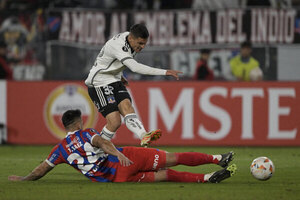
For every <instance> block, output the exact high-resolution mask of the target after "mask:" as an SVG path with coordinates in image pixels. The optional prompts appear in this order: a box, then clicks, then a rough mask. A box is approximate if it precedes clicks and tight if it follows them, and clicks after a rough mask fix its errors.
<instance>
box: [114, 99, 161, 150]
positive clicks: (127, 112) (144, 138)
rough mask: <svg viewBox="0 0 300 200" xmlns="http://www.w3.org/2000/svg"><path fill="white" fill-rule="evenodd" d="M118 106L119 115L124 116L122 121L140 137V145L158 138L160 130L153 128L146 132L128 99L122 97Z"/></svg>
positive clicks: (145, 144) (147, 143)
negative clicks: (153, 129)
mask: <svg viewBox="0 0 300 200" xmlns="http://www.w3.org/2000/svg"><path fill="white" fill-rule="evenodd" d="M118 107H119V111H120V113H121V115H122V116H124V121H125V124H126V126H127V128H128V129H129V130H130V131H131V132H133V133H134V134H135V135H137V136H138V137H139V138H140V139H141V146H147V145H149V144H150V143H151V142H152V141H155V140H157V139H159V138H160V136H161V131H160V130H155V131H151V132H148V133H147V132H146V130H145V128H144V125H143V123H142V122H141V121H140V120H139V119H138V117H137V115H136V114H135V111H134V108H133V107H132V104H131V102H130V100H129V99H124V100H123V101H121V102H120V103H119V105H118Z"/></svg>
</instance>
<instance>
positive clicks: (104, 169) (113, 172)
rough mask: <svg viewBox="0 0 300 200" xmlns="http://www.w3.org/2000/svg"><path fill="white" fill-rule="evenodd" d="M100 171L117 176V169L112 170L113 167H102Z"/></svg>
mask: <svg viewBox="0 0 300 200" xmlns="http://www.w3.org/2000/svg"><path fill="white" fill-rule="evenodd" d="M98 171H100V172H102V173H105V174H112V175H115V174H116V169H115V168H112V167H105V166H100V167H99V170H98Z"/></svg>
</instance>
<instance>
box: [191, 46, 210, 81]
mask: <svg viewBox="0 0 300 200" xmlns="http://www.w3.org/2000/svg"><path fill="white" fill-rule="evenodd" d="M200 53H201V55H200V59H199V60H198V62H197V65H196V71H195V75H194V80H209V81H211V80H213V79H214V73H213V71H212V70H211V69H210V68H209V67H208V59H209V56H210V50H209V49H202V50H201V51H200Z"/></svg>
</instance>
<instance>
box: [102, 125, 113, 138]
mask: <svg viewBox="0 0 300 200" xmlns="http://www.w3.org/2000/svg"><path fill="white" fill-rule="evenodd" d="M115 133H116V132H111V131H110V130H108V129H107V128H106V126H104V127H103V129H102V131H101V133H100V135H101V137H102V138H103V139H106V140H109V141H110V140H111V139H112V138H113V137H114V135H115Z"/></svg>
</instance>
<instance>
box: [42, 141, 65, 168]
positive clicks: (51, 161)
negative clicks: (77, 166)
mask: <svg viewBox="0 0 300 200" xmlns="http://www.w3.org/2000/svg"><path fill="white" fill-rule="evenodd" d="M46 162H47V164H48V165H50V166H51V167H55V165H58V164H60V163H63V162H64V159H63V156H62V154H61V152H60V150H59V144H58V145H56V146H55V147H54V148H53V149H52V151H51V153H50V154H49V156H48V157H47V159H46Z"/></svg>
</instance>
